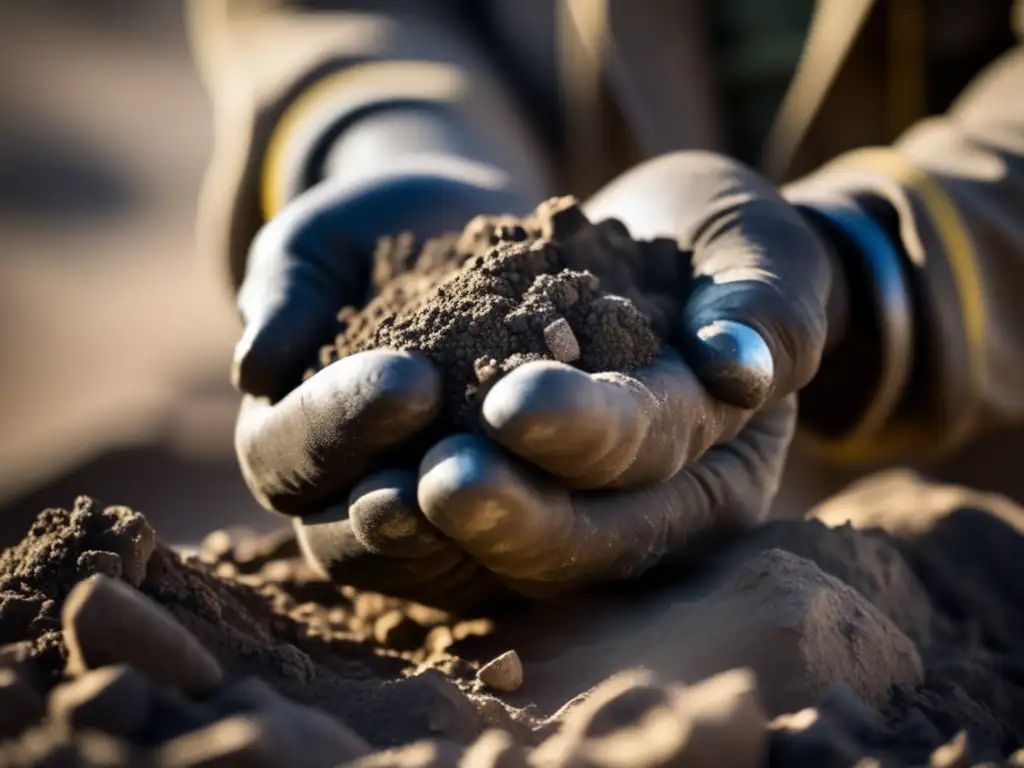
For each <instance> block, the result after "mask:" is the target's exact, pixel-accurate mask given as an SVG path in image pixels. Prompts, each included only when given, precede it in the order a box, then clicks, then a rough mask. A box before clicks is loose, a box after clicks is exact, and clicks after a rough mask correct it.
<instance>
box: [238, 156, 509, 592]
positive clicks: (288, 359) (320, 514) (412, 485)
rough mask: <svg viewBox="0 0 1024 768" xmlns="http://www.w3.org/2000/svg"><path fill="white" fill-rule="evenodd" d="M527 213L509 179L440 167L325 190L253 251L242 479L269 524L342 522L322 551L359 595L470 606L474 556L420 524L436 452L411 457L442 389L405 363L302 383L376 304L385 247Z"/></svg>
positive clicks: (370, 358)
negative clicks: (480, 218)
mask: <svg viewBox="0 0 1024 768" xmlns="http://www.w3.org/2000/svg"><path fill="white" fill-rule="evenodd" d="M525 209H526V205H525V204H524V201H522V200H520V199H519V197H518V196H517V195H515V194H513V193H511V192H510V191H508V187H507V185H506V184H505V183H504V182H503V180H502V179H501V178H499V177H497V176H493V175H488V174H487V173H486V172H482V171H480V169H479V168H470V167H468V166H465V165H460V164H458V163H446V164H441V165H437V164H435V165H434V166H433V167H430V168H426V169H422V170H418V171H402V172H395V173H391V174H383V175H382V174H378V175H376V176H375V177H373V178H372V179H369V178H368V179H365V180H363V181H352V180H338V179H331V180H328V181H325V182H323V183H321V184H320V185H318V186H317V187H314V188H313V189H312V190H310V191H308V192H306V193H305V194H304V195H302V196H300V197H298V198H297V199H296V200H294V201H293V202H292V203H291V204H290V205H288V206H287V207H286V208H285V209H284V210H282V212H281V213H280V214H279V215H278V216H276V217H275V218H274V219H272V220H271V221H270V222H268V223H267V224H266V225H265V227H264V228H263V229H262V230H261V232H260V233H259V235H258V237H257V238H256V240H255V241H254V242H253V245H252V248H251V251H250V256H249V261H248V266H247V272H246V277H245V281H244V283H243V285H242V287H241V289H240V291H239V295H238V305H239V309H240V311H241V314H242V319H243V321H244V324H245V327H244V331H243V334H242V338H241V340H240V341H239V343H238V345H237V347H236V350H235V358H234V364H233V367H232V378H233V381H234V383H235V385H236V387H237V388H238V389H239V390H240V391H241V392H242V394H243V399H242V404H241V408H240V410H239V415H238V421H237V424H236V429H235V448H236V453H237V456H238V460H239V464H240V466H241V470H242V474H243V477H244V478H245V481H246V483H247V485H248V487H249V489H250V490H251V491H252V493H253V495H254V496H255V498H256V499H257V500H258V501H259V502H260V503H261V504H262V505H263V506H264V507H265V508H267V509H268V510H272V511H275V512H279V513H283V514H287V515H291V516H294V517H296V518H306V519H307V521H308V525H309V526H315V525H316V524H317V521H324V520H333V521H336V524H334V525H330V526H327V528H328V529H329V531H330V534H329V535H327V536H325V537H322V542H321V546H322V547H323V548H326V549H327V550H328V551H330V553H331V562H332V563H333V566H332V567H333V568H334V569H335V571H337V569H338V568H341V569H342V570H343V571H344V574H345V575H344V578H343V580H345V581H346V582H347V583H352V584H356V585H358V586H367V587H376V588H379V589H385V590H387V589H392V590H393V591H402V590H403V589H405V587H408V590H406V591H410V592H411V593H413V594H414V595H416V594H419V592H418V590H421V589H425V590H427V592H428V593H430V594H434V593H436V592H438V591H444V592H448V593H451V594H454V593H455V591H456V590H454V588H453V587H452V582H453V580H454V581H456V582H457V581H459V579H460V575H459V574H460V573H461V572H460V571H459V567H462V566H461V564H462V561H463V560H464V556H463V555H462V553H461V552H459V551H457V550H456V548H455V547H454V545H452V544H451V543H450V542H447V541H446V540H445V539H444V537H443V536H442V535H441V534H439V533H437V532H436V530H435V529H433V528H432V527H431V526H430V525H429V524H428V523H427V522H426V520H425V519H424V518H423V517H422V515H421V514H420V513H419V510H418V508H417V506H416V501H415V500H416V466H417V463H418V461H419V459H420V457H421V456H422V449H420V452H419V454H416V453H413V452H411V450H412V449H407V447H408V446H409V444H410V443H411V442H412V441H414V440H415V439H416V437H417V435H419V434H421V433H422V432H423V431H424V430H425V429H427V428H428V427H429V426H430V424H431V423H432V421H433V420H434V418H435V416H436V415H437V414H438V412H439V411H440V402H441V378H440V374H439V372H438V371H437V370H436V368H435V367H434V366H433V364H432V363H431V362H430V361H429V360H427V359H426V358H425V357H421V356H418V355H414V354H409V353H405V352H398V351H392V350H372V351H368V352H362V353H359V354H355V355H352V356H349V357H346V358H343V359H341V360H338V361H336V362H335V363H333V364H331V365H329V366H327V367H325V368H323V369H322V370H320V371H319V372H318V373H316V374H315V375H313V376H312V377H310V378H309V379H307V380H306V381H302V374H303V372H304V371H305V370H306V369H308V368H309V367H311V366H312V364H313V363H314V362H315V360H316V358H317V352H318V350H319V348H320V347H321V346H322V345H323V344H324V343H325V342H327V341H329V340H330V336H331V333H332V331H333V330H334V328H335V322H336V321H335V317H336V314H337V312H338V310H339V309H340V308H341V307H343V306H346V305H356V306H358V305H361V304H362V303H364V301H365V300H366V298H367V291H368V287H369V276H370V259H371V256H372V253H373V250H374V247H375V244H376V240H377V238H378V237H380V236H382V235H387V234H393V233H396V232H413V233H414V234H416V235H417V236H418V237H421V238H426V237H431V236H435V235H439V234H442V233H445V232H449V231H452V230H457V229H459V228H461V227H462V226H464V225H465V223H466V222H467V221H468V220H469V219H471V218H472V217H473V216H475V215H477V214H480V213H504V212H507V211H515V212H519V213H522V212H525ZM300 527H301V526H300ZM318 530H323V527H321V528H320V529H318ZM316 559H317V560H319V559H322V558H319V557H318V558H316ZM463 570H465V569H464V568H463ZM477 583H479V580H476V581H475V582H474V585H473V588H474V589H475V588H476V584H477ZM392 585H394V586H392Z"/></svg>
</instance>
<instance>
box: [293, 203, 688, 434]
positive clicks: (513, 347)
mask: <svg viewBox="0 0 1024 768" xmlns="http://www.w3.org/2000/svg"><path fill="white" fill-rule="evenodd" d="M689 265H690V261H689V258H688V255H687V254H685V253H681V252H679V250H678V248H677V246H676V243H675V242H674V241H672V240H667V239H658V240H652V241H647V242H638V241H635V240H633V239H632V238H631V237H630V235H629V232H628V231H627V230H626V228H625V227H624V226H623V225H622V224H621V223H620V222H618V221H616V220H614V219H609V220H606V221H602V222H597V223H591V222H590V221H588V220H587V218H586V216H585V215H584V213H583V211H582V210H581V209H580V208H579V206H578V205H577V204H576V201H575V200H574V199H573V198H571V197H565V198H554V199H552V200H549V201H547V202H545V203H543V204H541V205H540V206H538V208H537V209H536V210H535V211H534V212H533V213H532V214H531V215H529V216H527V217H525V218H523V219H518V218H514V217H510V216H481V217H478V218H476V219H474V220H473V221H472V222H470V224H469V225H468V226H467V227H466V229H465V230H464V231H463V232H461V233H453V234H450V235H447V236H444V237H440V238H436V239H432V240H428V241H427V242H425V243H423V244H419V243H417V242H415V240H414V239H413V238H412V237H411V236H409V235H399V236H396V237H387V238H383V239H382V240H381V241H380V243H379V244H378V248H377V251H376V253H375V256H374V266H373V279H372V281H371V282H372V290H371V294H370V296H369V297H367V302H366V304H365V306H364V307H362V308H361V309H357V308H355V307H344V308H342V309H341V311H340V312H339V314H338V321H339V328H338V333H337V336H336V338H335V341H334V343H333V344H331V345H329V346H326V347H324V348H323V349H322V350H321V355H320V361H319V365H320V366H321V367H322V366H324V365H328V364H330V363H331V362H333V361H334V360H337V359H338V358H339V357H344V356H346V355H349V354H352V353H355V352H359V351H363V350H366V349H373V348H378V347H387V348H391V349H399V350H408V351H416V352H420V353H422V354H424V355H426V356H427V357H429V358H430V359H431V360H433V361H434V363H435V364H436V365H437V366H438V368H439V370H440V371H441V373H442V376H443V381H444V390H445V396H444V404H443V410H442V415H441V420H440V423H441V425H442V427H443V428H447V429H448V430H452V429H469V430H473V429H475V428H476V424H477V419H476V405H477V404H478V403H479V402H480V399H481V395H482V394H483V393H484V392H486V391H487V389H488V388H489V387H490V386H493V384H494V383H495V382H496V381H498V379H500V377H501V376H503V375H504V374H506V373H508V372H509V371H511V370H514V369H515V368H517V367H518V366H520V365H522V364H524V363H527V362H529V361H531V360H551V359H558V360H561V361H562V362H566V363H570V364H572V365H575V366H576V367H578V368H581V369H582V370H585V371H588V372H591V373H596V372H600V371H621V372H629V371H632V370H634V369H635V368H638V367H640V366H642V365H645V364H647V363H650V362H652V361H653V360H654V359H655V358H656V357H657V356H658V351H659V347H660V344H661V342H662V341H666V340H671V338H672V325H673V323H672V321H673V320H674V318H675V317H676V316H677V313H678V311H679V301H678V297H679V296H681V295H683V290H684V287H685V286H686V285H687V284H688V282H689V280H690V277H691V273H690V266H689ZM674 297H675V298H674ZM566 325H567V326H568V328H566ZM310 373H312V371H311V372H310Z"/></svg>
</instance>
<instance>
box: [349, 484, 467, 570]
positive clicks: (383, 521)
mask: <svg viewBox="0 0 1024 768" xmlns="http://www.w3.org/2000/svg"><path fill="white" fill-rule="evenodd" d="M416 479H417V477H416V472H413V471H411V470H404V469H391V470H383V471H380V472H375V473H373V474H371V475H369V476H367V477H366V478H364V479H363V480H361V481H360V482H359V483H357V484H356V486H355V487H354V488H353V489H352V492H351V493H350V494H349V497H348V519H349V521H350V523H351V526H352V534H353V535H354V536H355V537H356V539H357V540H358V541H359V543H360V544H362V545H363V547H364V548H365V549H366V550H367V551H368V552H372V553H374V554H377V555H385V556H386V557H395V558H405V559H415V558H422V557H428V556H430V555H434V554H436V553H438V552H440V551H441V550H443V549H445V548H451V547H452V546H453V545H452V543H451V541H449V540H448V539H446V538H445V537H444V536H443V535H442V534H441V532H440V531H438V530H437V529H436V528H434V526H432V525H431V524H430V523H428V522H427V519H426V518H425V517H424V516H423V514H422V513H421V512H420V510H419V506H418V504H417V502H416Z"/></svg>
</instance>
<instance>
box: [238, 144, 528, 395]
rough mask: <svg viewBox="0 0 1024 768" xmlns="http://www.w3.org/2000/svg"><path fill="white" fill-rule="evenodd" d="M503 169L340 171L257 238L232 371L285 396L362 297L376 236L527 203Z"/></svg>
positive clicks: (459, 222) (251, 390)
mask: <svg viewBox="0 0 1024 768" xmlns="http://www.w3.org/2000/svg"><path fill="white" fill-rule="evenodd" d="M506 187H507V185H504V182H503V179H502V178H500V177H492V176H489V175H487V174H483V173H482V172H481V171H479V170H477V169H476V168H475V166H474V165H473V164H469V163H463V164H459V163H451V162H449V163H441V164H438V163H435V164H433V165H429V166H426V167H424V168H423V169H420V170H406V171H401V172H399V171H396V172H393V173H391V174H389V175H387V176H382V175H381V174H374V175H373V176H372V177H370V178H364V179H363V180H361V181H360V180H358V179H352V178H344V179H331V180H328V181H325V182H323V183H322V184H319V185H318V186H316V187H314V188H313V189H311V190H310V191H309V192H306V193H305V194H303V195H301V196H299V197H298V198H296V199H295V200H294V201H293V202H292V203H290V204H289V205H288V206H287V207H286V208H285V209H284V210H283V211H282V212H281V213H280V214H278V215H277V216H276V217H275V218H274V219H272V220H271V221H270V222H268V223H267V224H266V226H264V228H263V229H262V230H261V231H260V233H259V235H258V236H257V238H256V240H255V241H254V242H253V246H252V249H251V251H250V254H249V261H248V265H247V268H246V276H245V280H244V282H243V284H242V288H241V290H240V291H239V297H238V305H239V309H240V310H241V313H242V318H243V320H244V322H245V331H244V332H243V335H242V338H241V340H240V341H239V343H238V345H237V347H236V349H235V358H234V365H233V368H232V376H233V380H234V382H235V385H236V386H237V387H238V388H239V389H240V390H241V391H243V392H246V393H248V394H251V395H256V396H260V397H269V398H271V399H276V398H279V397H283V396H284V394H285V393H286V392H288V391H289V390H290V389H291V388H292V387H293V386H294V385H295V383H296V382H297V381H298V380H299V379H300V378H301V375H302V372H303V371H304V370H305V369H306V368H307V367H308V366H309V363H310V361H311V360H313V359H314V357H315V355H316V352H317V349H318V348H319V347H320V346H321V345H322V344H323V343H324V341H325V340H326V339H328V338H329V337H330V334H331V330H332V329H333V328H334V323H335V316H336V314H337V312H338V310H339V309H341V308H342V307H343V306H345V305H361V304H362V303H363V302H364V301H365V299H366V290H367V286H368V284H369V272H370V257H371V254H372V253H373V251H374V248H375V246H376V242H377V239H378V238H379V237H381V236H382V235H387V234H392V233H397V232H412V233H414V234H415V235H416V237H418V238H421V239H422V238H427V237H434V236H436V235H440V234H442V233H444V232H448V231H452V230H458V229H461V228H462V227H463V226H464V225H465V223H466V222H467V221H469V220H470V219H471V218H473V216H475V215H477V214H479V213H483V212H493V213H501V212H504V211H505V210H518V209H521V207H522V200H521V198H520V197H519V196H518V195H517V194H515V193H514V192H513V191H512V190H510V189H508V188H506Z"/></svg>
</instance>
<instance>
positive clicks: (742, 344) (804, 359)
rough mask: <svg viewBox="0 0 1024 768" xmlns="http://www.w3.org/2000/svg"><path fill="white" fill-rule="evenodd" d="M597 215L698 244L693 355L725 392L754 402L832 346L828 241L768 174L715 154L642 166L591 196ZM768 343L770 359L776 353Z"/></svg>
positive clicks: (687, 324)
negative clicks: (827, 340)
mask: <svg viewBox="0 0 1024 768" xmlns="http://www.w3.org/2000/svg"><path fill="white" fill-rule="evenodd" d="M584 209H585V211H586V213H587V215H588V216H589V217H590V218H591V219H601V218H608V217H614V218H618V219H620V220H622V221H623V222H624V223H625V224H626V225H627V226H628V227H629V230H630V232H631V234H632V235H633V237H636V238H641V239H649V238H654V237H664V236H674V237H675V238H676V239H677V241H678V243H679V247H680V249H681V250H683V251H692V253H693V268H694V286H695V290H694V292H693V294H692V296H691V297H690V300H689V301H688V302H687V306H686V310H685V312H684V316H683V319H682V337H683V346H684V354H685V355H686V359H687V362H688V363H690V365H691V366H692V367H693V369H694V371H695V372H696V373H697V375H698V376H699V378H700V379H701V381H702V382H703V383H704V385H705V386H706V387H707V388H708V389H709V390H710V391H711V393H712V394H713V395H715V396H716V397H718V398H720V399H722V400H725V401H726V402H729V403H731V404H732V405H735V406H737V407H740V408H747V409H754V408H758V407H760V406H761V405H763V404H764V403H766V402H768V401H770V400H772V399H773V398H778V397H781V396H783V395H786V394H789V393H791V392H795V391H797V390H798V389H799V388H800V387H802V386H803V385H805V384H807V383H808V382H809V381H810V380H811V378H812V377H813V375H814V373H815V371H816V370H817V367H818V363H819V362H820V358H821V351H822V348H823V346H824V343H825V332H826V323H825V307H826V300H827V296H828V291H829V283H830V267H829V260H828V254H827V252H826V250H825V245H824V244H823V243H822V242H821V241H820V240H819V239H818V237H817V235H816V234H815V233H814V232H813V231H812V229H811V228H810V227H809V226H808V225H807V224H805V223H804V221H803V219H802V218H801V217H800V214H799V213H797V211H796V209H795V208H793V207H792V206H791V205H790V204H789V203H787V202H786V201H785V200H784V199H783V198H782V197H781V196H780V195H779V194H778V192H777V191H776V189H775V188H774V187H773V186H772V185H771V184H769V183H768V182H767V181H765V180H764V179H762V178H761V177H760V176H759V175H758V174H756V173H754V172H753V171H751V170H749V169H747V168H745V167H743V166H742V165H740V164H738V163H736V162H734V161H731V160H729V159H727V158H724V157H721V156H718V155H714V154H710V153H705V152H677V153H674V154H671V155H665V156H662V157H659V158H655V159H653V160H650V161H648V162H646V163H643V164H641V165H638V166H636V167H635V168H634V169H632V170H630V171H628V172H627V173H625V174H623V175H622V176H620V177H618V178H617V179H615V180H614V181H613V182H611V183H610V184H609V185H608V186H607V187H605V188H604V189H602V190H601V191H599V192H598V193H597V194H596V195H595V196H594V197H593V198H592V199H591V200H589V201H588V202H587V203H586V204H585V206H584ZM765 350H767V354H765Z"/></svg>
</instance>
